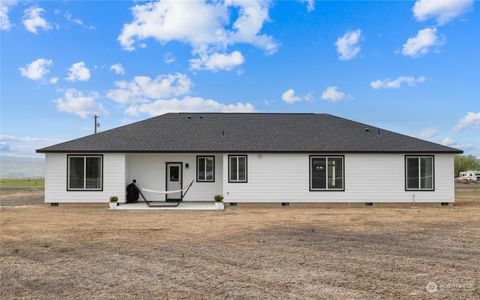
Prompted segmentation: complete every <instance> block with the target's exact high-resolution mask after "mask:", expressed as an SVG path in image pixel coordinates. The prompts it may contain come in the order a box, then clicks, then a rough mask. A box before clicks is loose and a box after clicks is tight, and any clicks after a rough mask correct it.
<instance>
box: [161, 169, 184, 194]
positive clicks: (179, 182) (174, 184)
mask: <svg viewBox="0 0 480 300" xmlns="http://www.w3.org/2000/svg"><path fill="white" fill-rule="evenodd" d="M166 171H167V174H166V178H167V186H166V190H167V191H177V190H181V189H182V186H183V176H182V175H183V174H182V163H177V162H167V169H166ZM165 196H166V197H165V200H167V201H169V200H182V192H178V193H173V194H166V195H165Z"/></svg>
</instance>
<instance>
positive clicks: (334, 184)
mask: <svg viewBox="0 0 480 300" xmlns="http://www.w3.org/2000/svg"><path fill="white" fill-rule="evenodd" d="M343 170H344V168H343V156H310V190H311V191H343V190H344V174H343Z"/></svg>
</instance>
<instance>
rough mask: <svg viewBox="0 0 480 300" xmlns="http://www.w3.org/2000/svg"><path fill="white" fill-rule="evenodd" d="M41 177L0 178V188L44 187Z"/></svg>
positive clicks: (43, 180)
mask: <svg viewBox="0 0 480 300" xmlns="http://www.w3.org/2000/svg"><path fill="white" fill-rule="evenodd" d="M44 186H45V179H43V178H2V179H0V188H12V187H44Z"/></svg>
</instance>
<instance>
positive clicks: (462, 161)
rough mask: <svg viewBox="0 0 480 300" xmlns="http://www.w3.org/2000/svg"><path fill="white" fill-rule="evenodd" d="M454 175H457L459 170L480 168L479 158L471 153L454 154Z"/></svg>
mask: <svg viewBox="0 0 480 300" xmlns="http://www.w3.org/2000/svg"><path fill="white" fill-rule="evenodd" d="M454 168H455V177H458V175H459V174H460V172H463V171H469V170H477V171H478V170H480V159H477V158H475V156H473V155H468V156H467V155H461V154H459V155H455V167H454Z"/></svg>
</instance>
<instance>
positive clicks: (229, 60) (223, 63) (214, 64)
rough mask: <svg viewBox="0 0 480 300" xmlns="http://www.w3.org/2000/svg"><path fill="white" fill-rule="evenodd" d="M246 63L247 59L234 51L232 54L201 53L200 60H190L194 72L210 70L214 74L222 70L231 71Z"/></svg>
mask: <svg viewBox="0 0 480 300" xmlns="http://www.w3.org/2000/svg"><path fill="white" fill-rule="evenodd" d="M244 61H245V58H244V57H243V55H242V53H241V52H240V51H234V52H232V53H230V54H223V53H213V54H206V53H201V54H200V57H199V58H194V59H191V60H190V68H191V69H192V70H209V71H213V72H217V71H220V70H224V71H230V70H232V69H234V68H236V67H238V66H240V65H241V64H243V63H244Z"/></svg>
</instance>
